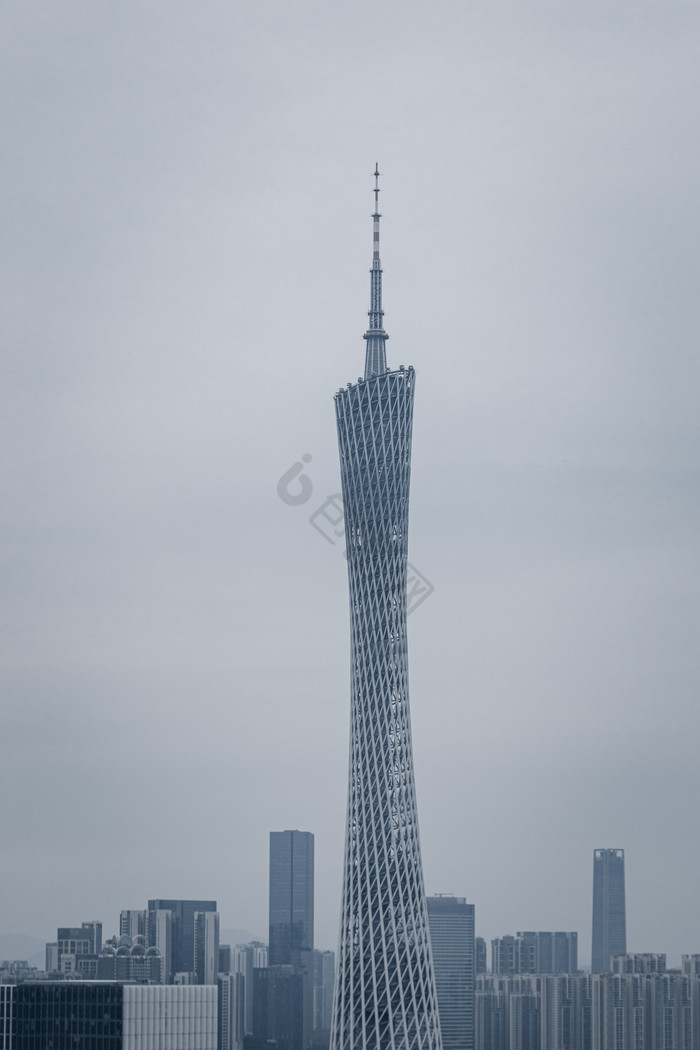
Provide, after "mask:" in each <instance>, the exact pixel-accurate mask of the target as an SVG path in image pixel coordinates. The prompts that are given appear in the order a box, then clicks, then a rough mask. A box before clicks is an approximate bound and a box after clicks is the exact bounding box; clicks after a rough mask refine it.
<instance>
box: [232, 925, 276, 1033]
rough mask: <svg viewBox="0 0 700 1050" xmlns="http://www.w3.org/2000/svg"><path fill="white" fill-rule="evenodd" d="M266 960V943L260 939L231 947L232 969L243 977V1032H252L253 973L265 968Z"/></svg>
mask: <svg viewBox="0 0 700 1050" xmlns="http://www.w3.org/2000/svg"><path fill="white" fill-rule="evenodd" d="M267 962H268V950H267V945H266V944H263V943H262V942H261V941H251V943H250V944H237V945H236V946H235V948H234V949H233V969H234V972H235V973H241V974H243V977H244V979H245V985H244V996H245V1003H244V1007H243V1034H244V1035H252V1034H253V973H254V971H255V970H262V969H265V967H266V966H267Z"/></svg>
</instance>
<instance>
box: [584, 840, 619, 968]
mask: <svg viewBox="0 0 700 1050" xmlns="http://www.w3.org/2000/svg"><path fill="white" fill-rule="evenodd" d="M626 953H627V927H626V920H625V851H624V850H622V849H597V850H595V851H594V853H593V938H592V947H591V970H592V972H593V973H604V972H605V971H607V970H609V969H610V957H611V956H612V955H625V954H626Z"/></svg>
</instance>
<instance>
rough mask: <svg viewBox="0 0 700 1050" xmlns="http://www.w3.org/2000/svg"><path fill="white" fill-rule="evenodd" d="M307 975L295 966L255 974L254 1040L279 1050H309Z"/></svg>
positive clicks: (269, 969)
mask: <svg viewBox="0 0 700 1050" xmlns="http://www.w3.org/2000/svg"><path fill="white" fill-rule="evenodd" d="M303 993H304V975H303V973H302V972H301V971H300V970H297V969H296V968H295V967H294V966H268V967H266V968H265V969H255V970H254V971H253V1040H254V1041H255V1043H256V1044H258V1045H260V1046H263V1045H264V1044H266V1043H276V1044H277V1047H276V1050H306V1047H307V1044H306V1043H305V1041H304V994H303Z"/></svg>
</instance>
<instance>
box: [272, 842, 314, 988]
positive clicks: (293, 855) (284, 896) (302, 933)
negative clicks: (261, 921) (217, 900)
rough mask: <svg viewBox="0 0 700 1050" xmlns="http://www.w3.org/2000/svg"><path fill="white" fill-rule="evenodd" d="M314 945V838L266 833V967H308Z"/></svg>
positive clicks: (310, 962) (309, 966)
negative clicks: (267, 888)
mask: <svg viewBox="0 0 700 1050" xmlns="http://www.w3.org/2000/svg"><path fill="white" fill-rule="evenodd" d="M313 948H314V837H313V835H312V834H311V832H310V831H271V832H270V948H269V965H270V966H295V967H297V969H300V968H302V967H305V968H309V969H310V968H311V964H312V961H311V953H312V952H313Z"/></svg>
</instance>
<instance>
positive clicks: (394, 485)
mask: <svg viewBox="0 0 700 1050" xmlns="http://www.w3.org/2000/svg"><path fill="white" fill-rule="evenodd" d="M378 177H379V170H378V169H377V170H376V171H375V179H376V180H377V181H376V182H375V210H374V215H373V223H374V245H373V261H372V269H371V271H370V274H371V278H370V309H369V327H368V330H367V332H366V333H365V340H366V344H367V345H366V353H365V373H364V377H363V378H361V379H358V381H357V383H348V385H347V387H346V388H345V389H342V390H340V392H339V393H337V394H336V395H335V411H336V422H337V428H338V444H339V451H340V474H341V484H342V493H343V506H344V514H345V539H346V557H347V564H348V578H349V588H350V619H351V743H350V777H349V789H348V808H347V825H346V827H347V831H346V841H345V865H344V876H343V895H342V911H341V923H340V938H339V952H338V972H337V980H336V990H335V1001H334V1010H333V1022H332V1026H331V1044H330V1045H331V1050H353V1048H357V1050H359V1048H360V1047H362V1050H438V1048H439V1047H440V1045H441V1043H440V1022H439V1017H438V1008H437V997H436V994H435V981H434V976H433V966H432V958H431V950H430V934H429V930H428V917H427V911H426V905H425V890H424V885H423V869H422V862H421V853H420V843H419V835H418V816H417V807H416V795H415V785H414V776H413V754H412V743H411V726H410V714H409V700H408V654H407V640H406V615H407V608H406V600H407V598H406V579H407V564H408V499H409V485H410V471H411V430H412V422H413V399H414V389H415V373H414V371H413V368H404V367H403V365H402V366H401V367H400V368H399V369H395V370H393V371H392V370H391V369H389V368H387V364H386V349H385V343H386V339H387V334H386V332H385V331H384V327H383V311H382V298H381V282H382V269H381V261H380V256H379V218H380V216H379V206H378V201H379V186H378Z"/></svg>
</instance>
